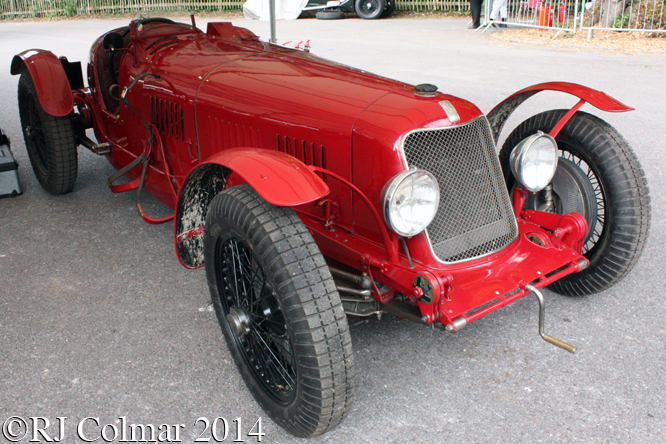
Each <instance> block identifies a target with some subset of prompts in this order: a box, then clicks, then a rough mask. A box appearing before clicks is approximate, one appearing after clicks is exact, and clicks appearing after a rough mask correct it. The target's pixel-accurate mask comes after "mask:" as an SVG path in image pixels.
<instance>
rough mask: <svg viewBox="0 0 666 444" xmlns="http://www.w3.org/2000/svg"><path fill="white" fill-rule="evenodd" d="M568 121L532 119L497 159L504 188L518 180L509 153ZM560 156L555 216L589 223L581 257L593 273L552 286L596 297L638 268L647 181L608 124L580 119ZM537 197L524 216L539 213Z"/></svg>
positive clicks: (548, 116) (553, 114) (560, 140)
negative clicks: (580, 218)
mask: <svg viewBox="0 0 666 444" xmlns="http://www.w3.org/2000/svg"><path fill="white" fill-rule="evenodd" d="M565 113H566V111H565V110H553V111H547V112H544V113H541V114H537V115H536V116H533V117H531V118H529V119H527V120H526V121H524V122H523V123H521V124H520V125H518V127H516V129H515V130H514V131H513V132H512V133H511V134H510V135H509V137H508V138H507V140H506V142H505V143H504V146H503V147H502V149H501V151H500V154H499V156H500V163H501V164H502V168H503V170H504V176H505V179H506V182H507V187H508V188H509V190H512V189H513V187H514V186H515V178H514V177H513V175H512V174H511V171H510V168H509V162H508V161H509V155H510V153H511V150H512V149H513V147H514V146H516V145H517V144H518V143H519V142H520V141H521V140H523V139H524V138H526V137H528V136H530V135H532V134H534V133H536V132H537V131H543V132H546V133H548V132H550V130H551V129H552V128H553V127H554V126H555V124H556V123H557V122H558V121H559V120H560V119H561V117H562V116H563V115H564V114H565ZM556 141H557V145H558V149H559V162H558V167H557V171H556V172H555V175H554V176H553V180H552V181H551V185H552V186H553V201H554V204H555V205H554V209H553V210H554V212H555V213H559V214H566V213H570V212H578V213H580V214H582V215H583V216H584V217H585V219H586V220H587V224H588V232H587V235H586V237H585V239H584V244H583V251H582V252H583V254H584V255H585V257H587V258H588V259H589V261H590V266H589V267H588V268H587V269H585V270H583V271H582V272H579V273H576V274H573V275H569V276H566V277H565V278H563V279H560V280H559V281H557V282H554V283H553V284H551V285H550V286H549V288H551V289H552V290H554V291H556V292H558V293H561V294H565V295H569V296H582V295H587V294H593V293H598V292H600V291H603V290H605V289H607V288H609V287H611V286H612V285H614V284H615V283H617V282H619V281H620V280H621V279H623V278H624V277H625V276H626V275H627V274H628V273H629V272H630V271H631V269H632V268H633V267H634V265H635V264H636V262H637V261H638V259H639V257H640V255H641V252H642V251H643V248H644V247H645V243H646V240H647V236H648V231H649V227H650V196H649V191H648V187H647V181H646V180H645V173H644V172H643V169H642V168H641V165H640V163H639V162H638V159H637V158H636V155H635V154H634V152H633V150H632V149H631V147H630V146H629V144H628V143H627V142H626V141H625V140H624V138H622V136H621V135H620V134H619V133H618V132H617V131H616V130H615V129H614V128H613V127H612V126H610V125H609V124H608V123H606V122H604V121H603V120H601V119H599V118H598V117H595V116H593V115H591V114H587V113H584V112H580V111H579V112H577V113H576V114H574V115H573V117H572V118H571V119H570V120H569V121H568V122H567V123H566V125H564V127H563V128H562V130H561V131H560V133H559V134H558V135H557V137H556ZM543 203H544V202H543V199H542V197H541V194H540V193H533V194H530V195H528V197H527V199H526V201H525V208H528V209H533V210H539V209H540V208H542V204H543Z"/></svg>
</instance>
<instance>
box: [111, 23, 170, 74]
mask: <svg viewBox="0 0 666 444" xmlns="http://www.w3.org/2000/svg"><path fill="white" fill-rule="evenodd" d="M136 23H137V25H146V24H148V23H167V24H172V25H173V24H176V22H174V21H173V20H170V19H167V18H160V17H156V18H147V19H142V20H137V21H136ZM129 30H130V28H129V26H128V27H127V28H125V29H124V30H123V32H120V33H118V32H115V31H114V32H109V33H108V34H106V35H105V36H104V40H102V46H103V47H104V49H107V50H109V59H108V62H107V63H108V65H109V68H108V69H109V76H111V83H112V84H116V83H118V72H116V70H115V69H114V64H113V61H114V58H115V56H116V49H120V48H122V47H123V46H124V41H125V36H127V33H128V32H129Z"/></svg>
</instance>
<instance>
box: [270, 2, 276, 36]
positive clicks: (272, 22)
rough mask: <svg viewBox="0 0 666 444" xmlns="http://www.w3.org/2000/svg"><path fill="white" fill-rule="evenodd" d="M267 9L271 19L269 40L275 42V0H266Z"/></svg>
mask: <svg viewBox="0 0 666 444" xmlns="http://www.w3.org/2000/svg"><path fill="white" fill-rule="evenodd" d="M268 11H269V14H270V20H271V38H270V40H269V42H271V43H277V36H276V31H275V26H276V25H275V0H268Z"/></svg>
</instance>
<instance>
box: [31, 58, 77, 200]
mask: <svg viewBox="0 0 666 444" xmlns="http://www.w3.org/2000/svg"><path fill="white" fill-rule="evenodd" d="M18 103H19V114H20V116H21V127H22V128H23V138H24V140H25V147H26V149H27V150H28V156H29V157H30V163H31V164H32V169H33V171H34V172H35V176H37V180H38V181H39V183H40V184H41V185H42V187H43V188H44V189H45V190H46V191H48V192H49V193H51V194H65V193H69V192H70V191H72V189H73V188H74V184H75V183H76V173H77V152H76V142H75V137H74V128H73V126H72V119H71V116H65V117H57V116H52V115H50V114H48V113H47V112H46V111H44V109H43V108H42V106H41V105H40V103H39V98H38V97H37V91H36V89H35V84H34V83H33V81H32V78H31V77H30V73H29V72H28V71H27V69H24V70H23V72H22V73H21V77H20V78H19V83H18Z"/></svg>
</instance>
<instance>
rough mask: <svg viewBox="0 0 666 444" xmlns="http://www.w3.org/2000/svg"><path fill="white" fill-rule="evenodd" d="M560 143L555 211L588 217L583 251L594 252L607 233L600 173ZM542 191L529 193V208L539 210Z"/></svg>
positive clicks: (556, 175) (541, 201)
mask: <svg viewBox="0 0 666 444" xmlns="http://www.w3.org/2000/svg"><path fill="white" fill-rule="evenodd" d="M558 144H559V148H560V149H559V162H558V167H557V171H556V172H555V176H554V177H553V180H552V181H551V184H552V185H553V200H554V203H555V209H554V210H555V213H558V214H566V213H570V212H572V211H575V212H578V213H580V214H582V215H583V216H584V217H585V220H587V225H588V232H587V235H586V237H585V239H584V245H583V254H584V255H586V256H590V255H591V254H593V253H594V251H595V250H596V248H597V246H598V245H600V244H601V242H600V240H601V239H602V237H603V236H604V234H605V227H606V198H605V193H604V189H603V186H602V184H601V181H600V180H599V175H598V174H597V172H596V171H595V170H594V168H592V166H591V165H590V164H589V163H588V162H587V161H586V160H585V159H583V158H581V157H580V156H579V155H577V154H576V153H575V152H574V151H572V150H571V149H568V147H567V146H566V145H565V144H563V143H562V142H558ZM541 197H542V194H541V193H536V194H530V195H528V198H527V200H526V202H525V206H526V207H527V208H529V209H533V210H538V209H539V208H540V207H541V205H542V204H543V199H542V198H541Z"/></svg>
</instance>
